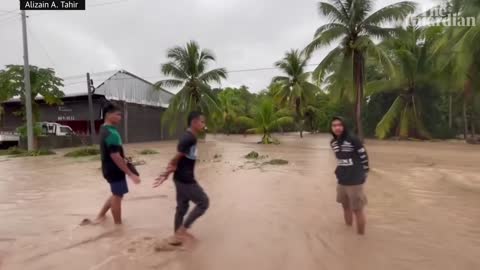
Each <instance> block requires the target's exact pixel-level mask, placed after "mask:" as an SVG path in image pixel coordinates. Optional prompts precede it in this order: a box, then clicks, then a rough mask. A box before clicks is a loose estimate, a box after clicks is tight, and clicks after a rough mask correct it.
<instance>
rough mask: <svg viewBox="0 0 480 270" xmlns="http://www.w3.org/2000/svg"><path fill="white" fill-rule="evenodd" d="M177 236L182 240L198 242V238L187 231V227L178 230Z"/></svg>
mask: <svg viewBox="0 0 480 270" xmlns="http://www.w3.org/2000/svg"><path fill="white" fill-rule="evenodd" d="M175 236H176V237H178V238H180V239H185V238H187V239H191V240H197V238H196V237H195V236H194V235H193V234H191V233H189V232H188V231H187V228H185V227H180V228H179V229H178V230H177V232H176V233H175Z"/></svg>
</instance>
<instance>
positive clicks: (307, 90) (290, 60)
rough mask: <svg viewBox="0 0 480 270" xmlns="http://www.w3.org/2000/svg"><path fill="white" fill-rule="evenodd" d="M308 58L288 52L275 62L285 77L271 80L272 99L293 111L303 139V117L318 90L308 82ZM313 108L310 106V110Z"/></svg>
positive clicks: (291, 51) (296, 51)
mask: <svg viewBox="0 0 480 270" xmlns="http://www.w3.org/2000/svg"><path fill="white" fill-rule="evenodd" d="M307 61H308V57H307V56H306V55H305V53H302V52H299V51H298V50H290V51H289V52H287V53H286V54H285V57H284V58H283V59H282V60H280V61H278V62H276V63H275V66H276V67H277V68H279V69H280V70H281V71H282V72H283V73H284V74H285V75H286V76H277V77H274V78H273V80H272V84H273V85H272V90H273V95H274V98H275V99H276V100H277V101H278V103H279V104H280V105H281V106H291V107H292V108H294V110H295V118H296V119H295V121H296V124H297V126H298V129H299V130H300V137H303V135H302V132H303V129H304V122H305V119H304V116H305V113H306V110H307V109H308V108H309V107H308V103H309V100H311V99H312V98H313V97H314V95H315V94H316V93H317V92H319V91H320V89H319V88H318V87H317V86H316V85H315V84H313V83H311V82H310V81H309V80H310V75H311V73H310V72H307V71H306V66H307ZM312 108H313V106H310V109H312Z"/></svg>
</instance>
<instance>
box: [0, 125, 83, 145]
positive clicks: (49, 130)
mask: <svg viewBox="0 0 480 270" xmlns="http://www.w3.org/2000/svg"><path fill="white" fill-rule="evenodd" d="M37 125H39V126H40V127H41V128H42V135H44V136H52V135H53V136H71V135H74V134H75V133H74V132H73V130H72V128H70V127H69V126H65V125H61V124H59V123H52V122H39V123H37ZM19 141H20V134H18V133H17V132H14V131H0V146H1V147H2V148H5V147H11V146H16V145H18V143H19Z"/></svg>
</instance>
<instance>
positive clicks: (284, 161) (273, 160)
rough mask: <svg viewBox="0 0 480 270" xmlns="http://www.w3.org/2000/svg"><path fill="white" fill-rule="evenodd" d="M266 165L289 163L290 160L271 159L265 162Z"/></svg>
mask: <svg viewBox="0 0 480 270" xmlns="http://www.w3.org/2000/svg"><path fill="white" fill-rule="evenodd" d="M263 164H265V165H287V164H288V160H285V159H272V160H270V161H267V162H264V163H263Z"/></svg>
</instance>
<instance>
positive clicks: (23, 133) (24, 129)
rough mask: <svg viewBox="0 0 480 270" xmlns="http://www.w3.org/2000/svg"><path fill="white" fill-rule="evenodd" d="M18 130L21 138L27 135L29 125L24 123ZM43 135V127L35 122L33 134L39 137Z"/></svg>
mask: <svg viewBox="0 0 480 270" xmlns="http://www.w3.org/2000/svg"><path fill="white" fill-rule="evenodd" d="M17 132H18V134H19V135H20V137H21V138H26V137H27V125H26V124H24V125H22V126H20V127H18V128H17ZM40 135H42V127H41V126H40V124H38V123H34V124H33V136H35V137H38V136H40Z"/></svg>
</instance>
